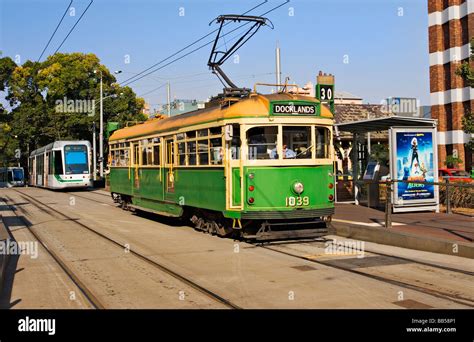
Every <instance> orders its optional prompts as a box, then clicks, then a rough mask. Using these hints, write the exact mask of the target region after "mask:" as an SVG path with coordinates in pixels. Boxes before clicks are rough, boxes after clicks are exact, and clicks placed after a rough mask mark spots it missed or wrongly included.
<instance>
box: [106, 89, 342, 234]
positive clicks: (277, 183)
mask: <svg viewBox="0 0 474 342" xmlns="http://www.w3.org/2000/svg"><path fill="white" fill-rule="evenodd" d="M332 127H333V113H332V111H331V110H330V108H328V107H327V106H326V105H323V104H321V103H320V101H319V100H318V99H316V98H313V97H309V96H302V95H298V94H291V93H288V92H281V93H276V94H269V95H261V94H258V93H256V92H251V93H250V94H249V95H248V96H246V97H244V98H234V99H232V98H224V99H222V100H221V101H218V102H217V103H214V104H211V105H209V106H208V108H205V109H201V110H197V111H193V112H188V113H185V114H181V115H176V116H172V117H167V118H156V119H150V120H148V121H146V122H145V123H142V124H138V125H135V126H131V127H126V128H123V129H120V130H117V131H115V132H114V133H113V134H112V136H111V137H110V139H109V147H110V149H109V150H110V155H109V161H110V164H109V167H110V174H109V182H110V191H111V193H112V196H113V198H114V199H115V201H117V202H119V203H120V204H121V205H122V207H123V208H125V209H139V210H144V211H151V212H154V213H158V214H161V215H166V216H172V217H180V218H183V219H185V220H190V221H192V222H193V224H194V225H195V227H196V229H199V230H203V231H206V232H209V233H212V234H217V235H220V236H229V235H234V236H241V237H245V238H249V239H256V240H267V239H279V238H291V237H314V236H320V235H323V234H325V233H326V230H327V229H326V222H327V221H328V220H329V219H330V218H331V216H332V215H333V213H334V173H333V153H334V151H333V145H332Z"/></svg>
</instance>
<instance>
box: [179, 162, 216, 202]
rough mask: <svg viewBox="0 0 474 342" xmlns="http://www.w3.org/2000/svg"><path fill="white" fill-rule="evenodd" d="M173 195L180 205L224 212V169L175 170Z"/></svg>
mask: <svg viewBox="0 0 474 342" xmlns="http://www.w3.org/2000/svg"><path fill="white" fill-rule="evenodd" d="M175 172H176V177H175V195H176V200H177V202H178V203H180V204H184V205H187V206H192V207H198V208H205V209H210V210H218V211H224V210H225V177H224V168H207V169H205V168H204V169H197V168H186V169H184V168H182V169H175Z"/></svg>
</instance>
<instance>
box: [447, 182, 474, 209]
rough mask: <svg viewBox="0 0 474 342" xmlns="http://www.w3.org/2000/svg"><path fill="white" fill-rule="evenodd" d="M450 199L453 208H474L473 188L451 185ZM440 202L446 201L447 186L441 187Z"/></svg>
mask: <svg viewBox="0 0 474 342" xmlns="http://www.w3.org/2000/svg"><path fill="white" fill-rule="evenodd" d="M449 201H450V203H451V206H452V207H453V208H471V209H472V208H474V191H472V189H471V188H462V187H456V186H450V187H449ZM439 202H440V203H443V204H444V203H446V187H445V186H441V187H440V188H439Z"/></svg>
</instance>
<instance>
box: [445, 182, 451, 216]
mask: <svg viewBox="0 0 474 342" xmlns="http://www.w3.org/2000/svg"><path fill="white" fill-rule="evenodd" d="M445 181H446V214H452V211H451V201H450V200H449V197H450V195H449V178H446V179H445Z"/></svg>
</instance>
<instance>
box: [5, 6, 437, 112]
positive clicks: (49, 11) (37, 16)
mask: <svg viewBox="0 0 474 342" xmlns="http://www.w3.org/2000/svg"><path fill="white" fill-rule="evenodd" d="M89 1H90V0H74V1H73V3H72V5H71V6H72V7H73V8H74V11H75V16H73V15H71V14H72V13H73V10H72V9H71V10H70V11H68V14H67V15H66V16H65V18H64V21H63V23H62V25H61V26H60V28H59V29H58V32H57V33H56V35H55V37H54V39H53V40H52V41H51V43H50V46H49V48H48V49H47V50H46V53H45V55H44V56H43V57H42V60H44V59H45V58H46V57H47V56H48V55H49V54H52V53H53V52H54V51H55V50H56V49H57V47H58V46H59V45H60V43H61V41H62V40H63V39H64V37H65V36H66V34H67V32H68V31H69V29H70V28H71V27H72V26H73V25H74V23H75V22H76V20H77V19H78V18H79V16H80V15H81V13H82V11H83V10H84V9H85V8H86V7H87V5H88V4H89ZM262 1H263V0H260V1H259V0H239V1H236V0H234V1H229V0H180V1H176V0H94V1H93V3H92V5H91V6H90V8H89V10H88V11H87V12H86V14H85V15H84V17H83V18H82V19H81V21H80V22H79V23H78V24H77V26H76V28H75V29H74V31H73V32H72V33H71V35H70V36H69V38H68V39H67V40H66V42H65V43H64V45H63V46H62V47H61V49H60V50H59V51H60V52H83V53H94V54H96V55H97V56H98V57H99V58H100V60H101V63H103V64H105V65H106V66H107V67H108V68H109V69H110V70H111V71H115V70H121V71H122V73H121V74H118V75H117V80H118V82H119V83H120V82H123V81H125V80H126V79H128V78H130V77H133V76H134V75H135V74H136V73H139V72H141V71H143V70H144V69H146V68H148V67H150V66H151V65H153V64H155V63H157V62H159V61H160V60H162V59H164V58H166V57H168V56H170V55H171V54H173V53H175V52H177V51H178V50H180V49H181V48H183V47H185V46H186V45H187V44H189V43H192V42H193V41H195V40H196V39H199V38H201V37H202V36H204V35H205V34H207V33H209V32H211V31H212V30H214V29H215V28H217V27H218V26H217V25H216V24H215V23H213V24H211V25H209V23H210V22H211V21H212V20H213V19H215V18H216V17H217V16H218V15H221V14H241V13H243V12H245V11H247V10H249V9H250V8H252V7H254V6H255V5H257V4H258V3H260V2H262ZM284 2H285V0H268V2H267V3H266V4H264V5H262V6H260V7H259V8H258V9H256V10H254V11H253V12H251V13H249V14H252V15H261V14H262V13H264V12H266V11H268V10H270V9H271V8H273V7H275V6H277V5H279V4H282V3H284ZM427 2H428V1H427V0H359V1H355V0H291V1H290V2H289V3H287V4H285V5H283V6H282V7H280V8H278V9H277V10H275V11H273V12H271V13H268V14H267V15H266V17H267V18H268V19H270V20H271V22H272V23H273V25H274V29H271V28H270V27H262V28H261V29H260V31H259V32H257V34H256V35H255V36H254V37H252V38H251V39H250V40H249V41H248V42H247V44H246V45H244V46H243V47H242V48H241V49H240V50H239V51H238V52H237V55H238V58H237V57H231V58H230V59H229V60H228V61H227V62H226V63H225V64H224V65H223V66H222V69H223V70H224V71H225V72H226V73H227V74H228V75H229V76H230V78H231V79H232V80H233V81H234V83H236V84H237V85H238V86H242V87H244V86H245V87H249V88H252V87H253V85H254V83H256V82H271V83H274V82H275V46H276V44H277V43H278V44H279V46H280V49H281V65H282V75H283V78H284V77H289V78H290V83H293V82H294V83H296V84H298V85H304V84H306V83H307V82H308V81H312V82H313V83H316V82H315V78H316V75H317V73H318V71H319V70H322V71H324V72H326V73H331V74H334V75H335V76H336V91H337V90H344V91H347V92H350V93H353V94H355V95H358V96H360V97H362V98H363V100H364V103H381V101H382V100H383V99H385V98H387V97H390V96H393V97H415V98H417V99H419V100H420V103H421V104H422V105H429V52H428V10H427ZM68 4H69V0H28V1H27V0H0V50H1V51H2V56H3V57H4V56H10V57H12V58H13V59H14V60H16V61H17V62H19V63H20V64H23V63H24V62H25V61H26V60H29V59H30V60H37V59H38V57H39V56H40V54H41V51H42V50H43V48H44V47H45V46H46V43H47V41H48V39H49V37H50V36H51V34H52V32H53V31H54V29H55V27H56V25H57V24H58V22H59V20H60V18H61V16H62V14H63V13H64V11H65V9H66V7H67V5H68ZM238 25H239V24H230V25H228V26H226V27H225V30H227V31H226V32H228V31H230V30H232V29H233V28H235V27H237V26H238ZM238 32H239V30H238V31H236V32H234V33H231V34H229V35H228V36H227V37H226V38H228V40H227V41H226V42H225V45H224V46H222V48H225V46H229V45H228V44H231V43H232V38H233V37H235V35H236V34H237V33H238ZM213 38H214V35H211V36H209V37H207V38H206V39H205V40H203V41H201V42H200V44H203V43H206V42H209V41H212V40H213ZM197 46H199V44H198V45H195V46H193V48H194V47H197ZM187 51H189V50H186V51H184V52H183V53H185V52H187ZM210 51H211V46H206V47H204V48H202V49H201V50H199V51H197V52H195V53H192V54H191V55H189V56H187V57H185V58H183V59H181V60H179V61H177V62H175V63H172V64H171V65H169V66H167V67H165V68H163V69H161V70H159V71H157V72H155V73H153V74H151V75H150V76H147V77H145V78H143V79H141V80H139V81H137V82H134V83H132V84H130V86H131V87H132V88H133V90H134V91H135V92H136V93H137V95H139V96H141V95H143V97H144V98H145V100H146V101H147V102H148V103H150V104H151V106H152V108H153V107H155V106H156V105H157V104H160V103H164V102H166V87H164V86H162V87H161V88H159V87H160V86H161V85H163V84H165V83H166V82H167V81H168V80H169V82H170V85H171V96H172V98H177V99H198V100H205V99H207V98H208V97H209V96H212V95H216V94H217V93H219V92H221V91H222V85H221V84H220V83H219V81H218V79H217V78H216V76H215V75H212V74H211V72H210V71H209V68H208V67H207V61H208V59H209V54H210ZM178 56H179V55H178ZM157 88H159V89H157ZM155 89H156V90H155ZM259 91H260V89H259ZM261 91H262V92H265V89H261ZM268 92H269V90H268Z"/></svg>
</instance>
